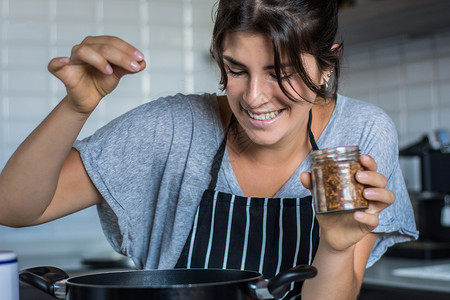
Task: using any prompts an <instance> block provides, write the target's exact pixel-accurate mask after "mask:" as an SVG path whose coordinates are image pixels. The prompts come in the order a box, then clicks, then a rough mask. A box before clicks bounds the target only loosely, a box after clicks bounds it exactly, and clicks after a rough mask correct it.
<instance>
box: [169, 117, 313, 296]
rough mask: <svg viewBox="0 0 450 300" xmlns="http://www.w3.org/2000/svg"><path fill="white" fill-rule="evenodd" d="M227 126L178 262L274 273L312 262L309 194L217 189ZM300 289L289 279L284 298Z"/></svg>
mask: <svg viewBox="0 0 450 300" xmlns="http://www.w3.org/2000/svg"><path fill="white" fill-rule="evenodd" d="M310 122H311V115H310V120H309V123H308V131H309V134H310V140H311V144H312V146H313V149H317V146H316V144H315V141H314V137H313V136H312V133H311V130H310ZM230 125H231V122H230ZM229 128H230V126H229V127H228V130H229ZM228 130H227V132H226V134H225V137H224V140H223V141H222V144H221V145H220V147H219V149H218V151H217V153H216V155H215V157H214V160H213V164H212V166H211V182H210V184H209V187H208V189H207V190H206V191H205V192H204V193H203V196H202V199H201V202H200V205H199V207H198V209H197V213H196V215H195V218H194V223H193V226H192V230H191V233H190V236H189V237H188V240H187V242H186V244H185V246H184V249H183V252H182V254H181V256H180V258H179V260H178V263H177V265H176V267H177V268H188V269H190V268H206V269H207V268H220V269H240V270H251V271H256V272H259V273H261V274H263V277H264V278H272V277H274V276H275V275H276V274H278V273H279V272H281V271H284V270H288V269H290V268H292V267H294V266H296V265H299V264H311V263H312V260H313V258H314V255H315V252H316V250H317V246H318V243H319V226H318V223H317V220H316V218H315V215H314V210H313V203H312V197H311V196H308V197H304V198H252V197H242V196H236V195H232V194H228V193H223V192H219V191H216V183H217V177H218V172H219V169H220V166H221V163H222V158H223V155H224V152H225V146H226V139H227V134H228ZM300 289H301V284H296V285H295V287H294V285H293V289H292V291H291V292H290V293H289V294H288V295H287V296H286V297H285V299H287V298H292V297H293V296H295V295H298V294H299V293H300Z"/></svg>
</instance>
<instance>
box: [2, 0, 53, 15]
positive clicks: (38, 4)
mask: <svg viewBox="0 0 450 300" xmlns="http://www.w3.org/2000/svg"><path fill="white" fill-rule="evenodd" d="M9 15H10V18H12V19H14V18H30V17H32V18H41V19H43V18H48V15H49V1H48V0H10V1H9Z"/></svg>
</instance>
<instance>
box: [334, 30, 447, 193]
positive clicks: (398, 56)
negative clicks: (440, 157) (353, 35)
mask: <svg viewBox="0 0 450 300" xmlns="http://www.w3.org/2000/svg"><path fill="white" fill-rule="evenodd" d="M344 54H345V55H344V56H345V59H344V66H343V75H342V81H341V88H340V92H341V93H342V94H345V95H347V96H351V97H354V98H359V99H362V100H365V101H367V102H371V103H374V104H376V105H378V106H380V107H381V108H383V109H384V110H385V111H386V112H387V113H388V114H389V115H390V116H391V118H392V119H393V120H394V122H395V124H396V126H397V131H398V133H399V142H400V148H402V147H405V146H407V145H409V144H411V143H413V142H416V141H418V140H419V139H421V138H422V137H423V135H424V134H426V133H428V132H431V131H433V130H436V129H438V128H446V129H447V130H450V84H449V80H450V28H449V29H444V30H442V31H441V32H440V33H436V34H430V35H428V36H422V37H418V38H414V39H409V38H406V37H399V38H392V39H389V40H383V41H375V42H372V43H366V44H359V45H350V46H348V47H346V48H345V49H344ZM401 163H402V167H403V171H404V172H403V173H404V175H405V179H406V182H407V185H408V187H409V188H410V189H412V190H417V189H420V178H419V177H420V175H419V171H420V170H419V168H418V160H417V159H407V158H402V159H401Z"/></svg>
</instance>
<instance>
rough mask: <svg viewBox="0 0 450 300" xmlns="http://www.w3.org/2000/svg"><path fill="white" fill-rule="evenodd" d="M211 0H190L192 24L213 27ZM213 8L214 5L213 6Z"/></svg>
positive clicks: (212, 3)
mask: <svg viewBox="0 0 450 300" xmlns="http://www.w3.org/2000/svg"><path fill="white" fill-rule="evenodd" d="M213 6H214V2H213V1H209V3H208V1H205V2H196V1H193V2H192V20H193V23H194V24H201V25H202V26H207V27H210V28H212V27H213V17H212V16H213ZM214 8H215V7H214Z"/></svg>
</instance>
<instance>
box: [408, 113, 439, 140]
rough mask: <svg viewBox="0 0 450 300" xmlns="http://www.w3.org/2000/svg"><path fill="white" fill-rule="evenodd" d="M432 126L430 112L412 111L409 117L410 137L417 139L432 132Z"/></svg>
mask: <svg viewBox="0 0 450 300" xmlns="http://www.w3.org/2000/svg"><path fill="white" fill-rule="evenodd" d="M432 124H433V122H432V115H431V112H430V111H410V112H409V113H408V117H407V126H408V137H409V138H417V137H418V136H421V135H423V134H425V133H427V132H429V131H431V130H432V129H433V128H432Z"/></svg>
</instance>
